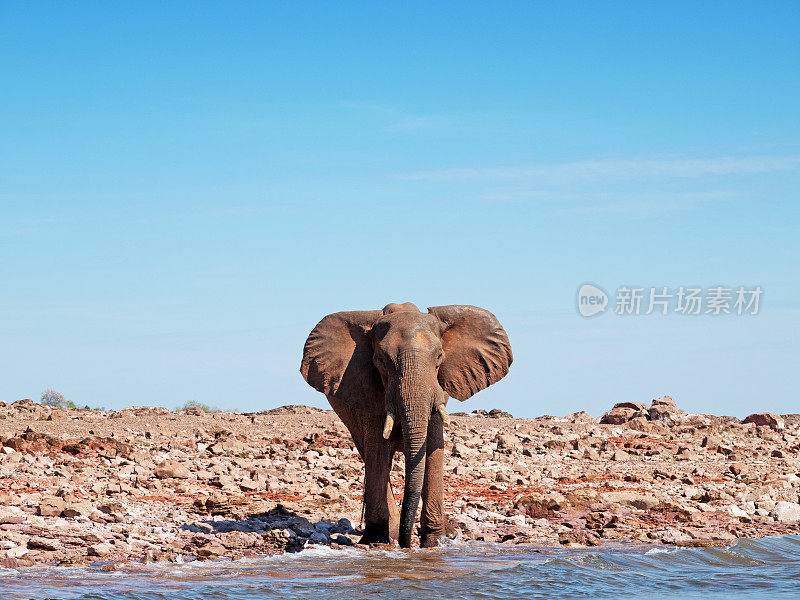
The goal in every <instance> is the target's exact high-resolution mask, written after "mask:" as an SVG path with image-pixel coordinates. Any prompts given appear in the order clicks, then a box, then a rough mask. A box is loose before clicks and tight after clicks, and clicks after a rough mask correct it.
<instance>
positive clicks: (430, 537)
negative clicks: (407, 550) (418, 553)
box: [419, 533, 444, 548]
mask: <svg viewBox="0 0 800 600" xmlns="http://www.w3.org/2000/svg"><path fill="white" fill-rule="evenodd" d="M443 537H444V534H441V533H428V534H423V536H422V537H421V538H419V547H420V548H435V547H436V546H438V545H439V540H441V539H442V538H443Z"/></svg>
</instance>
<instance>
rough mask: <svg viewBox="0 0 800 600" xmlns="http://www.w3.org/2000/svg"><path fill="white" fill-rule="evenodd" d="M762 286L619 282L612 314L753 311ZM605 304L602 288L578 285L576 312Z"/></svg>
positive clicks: (588, 312)
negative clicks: (655, 284) (671, 287)
mask: <svg viewBox="0 0 800 600" xmlns="http://www.w3.org/2000/svg"><path fill="white" fill-rule="evenodd" d="M763 294H764V290H763V289H762V288H761V286H760V285H756V286H753V287H745V286H743V285H740V286H738V287H727V286H724V285H715V286H712V287H708V288H702V287H694V286H684V285H682V286H679V287H677V288H674V289H670V288H668V287H666V286H659V287H650V288H646V287H635V286H627V285H623V286H620V287H618V288H617V292H616V294H615V295H614V311H613V312H614V314H616V315H619V316H632V315H637V316H638V315H652V314H653V313H656V314H661V315H668V314H672V313H675V314H679V315H684V316H699V315H710V316H721V315H738V316H742V315H750V316H752V315H757V314H758V313H759V311H760V310H761V297H762V295H763ZM608 307H609V297H608V294H606V292H605V291H604V290H603V289H602V288H600V287H599V286H596V285H594V284H591V283H584V284H583V285H581V286H580V287H579V288H578V314H580V315H581V316H582V317H594V316H595V315H599V314H602V313H604V312H605V311H606V309H607V308H608Z"/></svg>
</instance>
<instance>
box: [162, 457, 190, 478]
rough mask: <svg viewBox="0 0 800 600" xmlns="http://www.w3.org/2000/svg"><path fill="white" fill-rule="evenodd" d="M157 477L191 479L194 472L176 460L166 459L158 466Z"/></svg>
mask: <svg viewBox="0 0 800 600" xmlns="http://www.w3.org/2000/svg"><path fill="white" fill-rule="evenodd" d="M155 473H156V477H158V478H159V479H189V478H191V476H192V472H191V471H190V470H189V468H188V467H186V466H184V465H182V464H180V463H179V462H176V461H174V460H165V461H164V462H162V463H161V464H160V465H158V467H156V471H155Z"/></svg>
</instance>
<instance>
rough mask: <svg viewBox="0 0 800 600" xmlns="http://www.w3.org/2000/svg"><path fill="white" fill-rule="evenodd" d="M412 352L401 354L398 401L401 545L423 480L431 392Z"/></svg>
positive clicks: (412, 519) (406, 539)
mask: <svg viewBox="0 0 800 600" xmlns="http://www.w3.org/2000/svg"><path fill="white" fill-rule="evenodd" d="M415 359H416V357H415V354H414V352H407V353H404V354H403V355H402V356H401V357H400V377H399V388H400V389H399V396H400V397H399V402H398V405H399V406H398V408H399V409H400V415H399V417H400V424H401V426H402V428H403V440H404V445H405V448H404V451H405V463H406V476H405V486H404V489H403V506H402V508H401V510H400V534H399V539H398V542H399V543H400V546H401V547H403V548H409V547H410V546H411V534H412V532H413V530H414V522H415V521H416V517H417V508H419V501H420V497H421V495H422V486H423V482H424V479H425V455H426V451H427V439H428V420H429V418H430V414H431V403H432V400H433V393H432V391H431V389H430V387H431V386H430V385H429V384H428V382H427V381H426V379H428V378H426V377H424V369H422V368H421V365H417V364H415V363H416V360H415Z"/></svg>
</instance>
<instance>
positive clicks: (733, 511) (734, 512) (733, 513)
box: [728, 504, 748, 519]
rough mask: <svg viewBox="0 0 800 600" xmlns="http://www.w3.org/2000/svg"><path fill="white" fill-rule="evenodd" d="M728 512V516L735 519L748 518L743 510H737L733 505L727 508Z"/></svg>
mask: <svg viewBox="0 0 800 600" xmlns="http://www.w3.org/2000/svg"><path fill="white" fill-rule="evenodd" d="M728 512H729V513H730V515H731V516H732V517H736V518H737V519H738V518H739V517H747V516H748V514H747V512H746V511H745V510H744V509H741V508H739V507H738V506H736V505H735V504H731V505H730V506H729V507H728Z"/></svg>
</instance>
